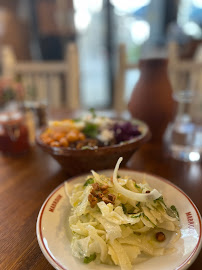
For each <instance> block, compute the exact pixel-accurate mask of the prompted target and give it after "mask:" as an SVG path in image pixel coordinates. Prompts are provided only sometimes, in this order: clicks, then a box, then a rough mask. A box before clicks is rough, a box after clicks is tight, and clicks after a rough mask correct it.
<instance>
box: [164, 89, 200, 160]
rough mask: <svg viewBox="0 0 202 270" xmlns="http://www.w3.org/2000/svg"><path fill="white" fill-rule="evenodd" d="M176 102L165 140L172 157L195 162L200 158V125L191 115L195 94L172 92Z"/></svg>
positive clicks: (190, 92) (188, 91) (187, 91)
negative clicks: (174, 112)
mask: <svg viewBox="0 0 202 270" xmlns="http://www.w3.org/2000/svg"><path fill="white" fill-rule="evenodd" d="M173 98H174V100H175V101H176V103H177V111H176V116H175V118H174V121H173V122H172V123H170V124H169V125H168V127H167V130H166V134H165V141H166V144H167V146H168V150H169V152H170V154H171V156H172V157H173V158H176V159H179V160H182V161H190V162H194V161H195V162H196V161H200V160H201V159H202V125H201V123H200V121H197V120H196V119H194V117H193V115H194V114H193V111H194V106H195V105H194V101H195V95H194V92H193V91H190V90H185V91H179V92H177V93H174V94H173Z"/></svg>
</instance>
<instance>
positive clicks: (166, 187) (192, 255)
mask: <svg viewBox="0 0 202 270" xmlns="http://www.w3.org/2000/svg"><path fill="white" fill-rule="evenodd" d="M112 172H113V171H112V170H106V171H102V174H105V175H110V176H111V175H112ZM119 173H120V174H121V175H130V176H132V177H134V178H135V179H136V180H137V181H140V182H142V179H143V177H144V179H146V181H147V182H148V183H149V185H150V186H152V187H154V188H156V189H157V190H159V191H160V192H161V193H162V194H163V196H164V199H165V202H166V203H167V204H168V205H172V204H174V205H175V206H176V207H177V209H178V212H179V215H180V221H181V232H182V237H181V239H180V240H178V241H177V242H176V245H175V247H176V248H177V252H175V253H173V254H170V255H165V256H160V257H153V258H151V259H149V260H148V261H145V262H142V263H140V264H137V265H134V267H133V269H134V270H146V269H149V270H162V269H163V270H173V269H177V270H179V269H187V268H188V267H189V266H190V265H191V264H192V263H193V261H194V260H195V259H196V257H197V256H198V254H199V252H200V249H201V244H202V241H201V230H202V227H201V216H200V213H199V211H198V209H197V208H196V206H195V205H194V203H193V202H192V201H191V199H190V198H189V197H188V196H187V195H186V194H185V193H184V192H183V191H182V190H180V189H179V188H178V187H176V186H175V185H174V184H172V183H170V182H168V181H166V180H165V179H162V178H160V177H157V176H154V175H149V174H145V173H142V172H136V171H130V170H123V169H120V170H119ZM84 179H85V176H78V177H74V178H71V179H70V180H71V181H70V184H71V185H74V184H75V183H79V182H83V181H84ZM70 209H71V208H70V204H69V201H68V198H67V197H66V194H65V190H64V183H63V184H61V185H60V186H59V187H58V188H56V189H55V190H54V191H53V192H52V193H51V194H50V195H49V197H48V198H47V199H46V201H45V202H44V204H43V206H42V207H41V210H40V212H39V215H38V219H37V226H36V231H37V238H38V242H39V246H40V248H41V250H42V252H43V254H44V256H45V257H46V259H47V260H48V261H49V262H50V263H51V264H52V266H53V267H55V269H60V270H61V269H65V270H77V269H79V270H86V269H95V267H96V269H97V270H99V269H100V270H105V269H111V270H116V269H117V270H119V269H120V268H119V267H118V266H108V265H104V264H100V265H96V266H95V264H94V262H92V263H90V264H87V265H86V264H83V263H82V262H80V261H79V260H78V259H76V258H74V257H73V256H72V254H71V248H70V235H71V233H70V231H69V228H68V216H69V213H70Z"/></svg>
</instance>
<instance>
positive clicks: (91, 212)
mask: <svg viewBox="0 0 202 270" xmlns="http://www.w3.org/2000/svg"><path fill="white" fill-rule="evenodd" d="M121 161H122V158H119V160H118V162H117V164H116V167H115V169H114V170H104V171H100V172H95V171H91V174H88V175H81V176H77V177H74V178H71V179H69V180H68V181H66V182H65V183H62V184H61V185H60V186H59V187H57V188H56V189H55V190H54V191H53V192H52V193H51V194H50V195H49V196H48V198H47V199H46V201H45V202H44V204H43V205H42V207H41V210H40V212H39V215H38V219H37V225H36V232H37V238H38V243H39V246H40V248H41V250H42V252H43V254H44V256H45V257H46V259H47V260H48V261H49V262H50V263H51V264H52V266H53V267H55V269H59V270H61V269H66V270H71V269H72V270H76V269H81V270H86V269H95V268H96V269H98V270H99V269H100V270H107V269H111V270H116V269H117V270H119V269H121V270H131V269H134V270H143V269H144V270H146V269H149V270H158V269H159V270H162V269H164V270H171V269H172V270H173V269H187V268H188V267H189V266H190V265H191V263H192V262H193V261H194V260H195V259H196V257H197V255H198V254H199V252H200V249H201V244H202V241H201V230H202V227H201V216H200V213H199V211H198V209H197V208H196V206H195V205H194V203H193V202H192V201H191V199H190V198H189V197H188V196H187V195H186V194H185V193H184V192H183V191H182V190H181V189H179V188H178V187H177V186H175V185H174V184H173V183H171V182H169V181H167V180H165V179H163V178H161V177H158V176H154V175H150V174H147V173H144V172H138V171H132V170H127V169H119V166H120V163H121Z"/></svg>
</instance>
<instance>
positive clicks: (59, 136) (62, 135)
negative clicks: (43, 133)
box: [53, 132, 64, 141]
mask: <svg viewBox="0 0 202 270" xmlns="http://www.w3.org/2000/svg"><path fill="white" fill-rule="evenodd" d="M63 137H64V133H62V132H57V133H54V134H53V139H54V141H60V139H61V138H63Z"/></svg>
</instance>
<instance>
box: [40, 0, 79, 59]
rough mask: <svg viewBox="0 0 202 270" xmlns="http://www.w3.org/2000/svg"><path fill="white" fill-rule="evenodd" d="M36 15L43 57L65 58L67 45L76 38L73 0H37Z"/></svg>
mask: <svg viewBox="0 0 202 270" xmlns="http://www.w3.org/2000/svg"><path fill="white" fill-rule="evenodd" d="M36 17H37V24H38V36H39V45H40V49H41V54H42V58H43V59H45V60H61V59H63V58H64V49H65V45H66V44H67V43H68V42H70V41H75V40H76V31H75V26H74V10H73V2H72V0H37V1H36Z"/></svg>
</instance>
